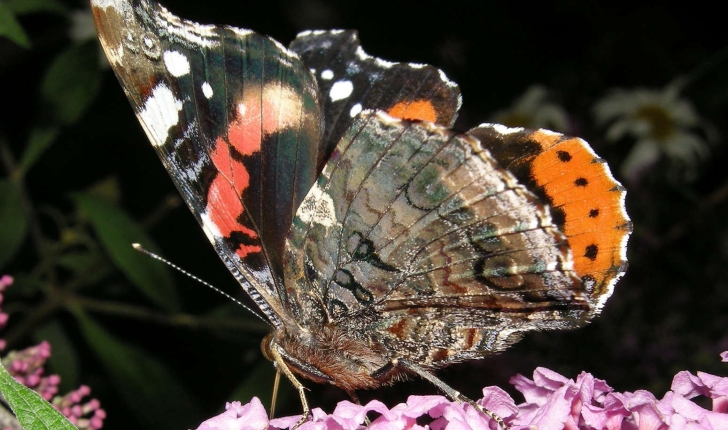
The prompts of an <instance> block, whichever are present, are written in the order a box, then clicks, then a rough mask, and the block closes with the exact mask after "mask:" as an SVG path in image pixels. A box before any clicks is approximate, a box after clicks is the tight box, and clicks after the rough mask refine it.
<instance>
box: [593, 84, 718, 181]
mask: <svg viewBox="0 0 728 430" xmlns="http://www.w3.org/2000/svg"><path fill="white" fill-rule="evenodd" d="M680 89H681V87H680V85H679V83H673V84H671V85H668V86H667V87H666V88H664V89H663V90H648V89H641V88H638V89H634V90H615V91H613V92H612V93H611V94H609V95H607V96H606V97H604V98H603V99H601V100H599V101H598V102H597V103H596V105H595V106H594V116H595V118H596V122H597V125H600V126H606V125H608V128H607V132H606V139H607V140H608V141H611V142H615V141H618V140H620V139H622V138H624V137H631V138H634V139H635V145H634V147H633V148H632V150H631V151H630V153H629V155H627V159H626V160H625V161H624V163H622V166H621V168H620V170H621V173H622V175H623V176H624V177H625V178H627V179H628V180H630V181H633V180H635V179H636V178H638V177H639V176H640V174H641V173H642V172H643V171H644V170H645V169H646V168H648V167H650V166H652V165H653V164H655V163H656V162H657V161H658V159H659V158H660V156H661V155H662V154H664V155H665V156H667V157H668V158H669V159H671V160H672V161H673V162H674V163H676V165H677V166H679V167H682V168H683V169H684V174H685V177H686V178H687V179H692V177H694V176H695V173H696V167H697V164H698V162H699V161H700V159H702V158H705V157H706V156H707V155H708V144H707V142H706V141H705V139H704V138H703V137H701V136H700V135H699V134H697V133H696V129H698V128H700V127H703V128H705V125H704V124H703V123H702V121H701V119H700V117H698V114H697V113H696V112H695V109H694V108H693V105H692V103H690V101H688V100H687V99H685V98H681V97H680V94H679V93H680ZM705 131H706V132H710V130H708V129H707V128H705Z"/></svg>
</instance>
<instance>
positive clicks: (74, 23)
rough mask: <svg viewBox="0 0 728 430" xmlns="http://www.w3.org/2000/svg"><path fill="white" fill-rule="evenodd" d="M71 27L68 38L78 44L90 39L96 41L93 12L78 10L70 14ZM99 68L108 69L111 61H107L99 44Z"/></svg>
mask: <svg viewBox="0 0 728 430" xmlns="http://www.w3.org/2000/svg"><path fill="white" fill-rule="evenodd" d="M70 20H71V27H70V28H69V29H68V37H69V38H70V39H71V40H72V41H74V42H76V43H82V42H85V41H87V40H89V39H96V26H95V25H94V17H93V15H91V10H90V9H88V8H86V9H77V10H74V11H72V12H71V13H70ZM98 50H99V68H101V69H108V68H109V60H107V59H106V54H104V51H103V49H102V48H101V45H100V44H99V49H98Z"/></svg>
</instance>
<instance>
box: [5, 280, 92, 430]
mask: <svg viewBox="0 0 728 430" xmlns="http://www.w3.org/2000/svg"><path fill="white" fill-rule="evenodd" d="M12 283H13V278H12V277H10V276H8V275H3V276H2V277H0V304H2V301H3V295H2V293H3V292H4V291H5V289H6V288H7V287H9V286H10V285H12ZM7 320H8V315H7V314H5V313H1V312H0V328H3V327H4V326H5V324H6V323H7ZM4 348H5V341H4V340H2V339H0V350H2V349H4ZM50 356H51V345H50V344H49V343H48V342H46V341H43V342H41V343H40V344H38V345H36V346H32V347H30V348H25V349H24V350H22V351H10V352H9V353H8V354H7V355H6V356H5V357H3V359H2V362H3V365H4V366H5V368H6V369H7V370H8V373H10V374H11V375H12V376H13V377H14V378H15V380H16V381H18V382H20V383H21V384H23V385H25V386H26V387H28V388H30V389H32V390H33V391H35V392H37V393H38V394H40V395H41V396H42V397H43V398H44V399H46V400H48V401H49V402H51V404H52V405H53V406H54V407H55V408H56V409H58V410H59V411H60V412H61V413H62V414H63V415H65V416H66V417H67V418H68V419H69V420H70V421H71V422H72V423H73V424H75V425H76V427H78V428H79V429H80V430H98V429H100V428H101V427H102V426H103V422H104V418H106V412H105V411H104V410H103V409H101V407H100V404H99V401H98V400H96V399H91V400H90V401H88V402H86V403H83V404H82V403H81V401H82V400H83V398H84V397H86V396H88V395H89V394H90V393H91V389H90V388H89V387H87V386H85V385H82V386H81V387H80V388H79V389H78V390H75V391H71V392H70V393H68V394H66V395H65V396H56V394H57V393H58V384H60V382H61V378H60V377H59V376H58V375H49V376H44V374H45V369H44V368H43V366H45V363H46V360H48V358H49V357H50Z"/></svg>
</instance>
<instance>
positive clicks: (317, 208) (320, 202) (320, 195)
mask: <svg viewBox="0 0 728 430" xmlns="http://www.w3.org/2000/svg"><path fill="white" fill-rule="evenodd" d="M296 216H297V217H298V218H299V219H300V220H301V221H303V222H304V223H306V224H311V223H316V224H320V225H322V226H324V227H326V228H330V227H333V226H334V225H335V224H336V209H335V207H334V200H333V199H332V198H331V196H329V195H328V194H326V193H325V192H324V191H323V190H322V189H321V188H320V187H319V185H318V183H316V184H314V185H313V187H312V188H311V190H309V192H308V195H307V196H306V199H305V200H304V201H303V203H301V206H300V207H299V208H298V211H297V212H296Z"/></svg>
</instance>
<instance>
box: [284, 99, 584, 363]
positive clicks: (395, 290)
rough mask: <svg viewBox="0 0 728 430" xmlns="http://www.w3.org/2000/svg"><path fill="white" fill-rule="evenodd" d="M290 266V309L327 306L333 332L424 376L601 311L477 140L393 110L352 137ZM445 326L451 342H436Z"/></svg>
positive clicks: (547, 221) (318, 192)
mask: <svg viewBox="0 0 728 430" xmlns="http://www.w3.org/2000/svg"><path fill="white" fill-rule="evenodd" d="M286 255H287V256H286V275H287V277H286V280H287V281H286V282H287V284H288V285H291V284H295V285H296V288H295V290H296V291H297V298H293V297H289V299H292V301H291V303H289V304H288V306H289V307H290V308H291V309H299V308H300V304H299V303H300V302H301V301H304V300H309V297H311V296H313V297H316V300H317V301H318V302H319V303H322V307H323V312H325V314H326V315H325V316H324V318H323V319H324V320H325V321H329V322H332V323H335V324H336V325H337V326H346V327H349V328H350V329H351V330H354V331H357V330H360V331H362V332H364V333H371V334H372V335H374V336H376V337H377V341H378V342H380V343H383V344H386V345H388V346H390V347H391V350H392V351H399V352H400V353H401V354H406V358H409V359H410V360H413V361H415V362H417V363H418V364H420V365H422V366H425V367H432V368H434V367H439V366H443V365H446V364H449V363H452V362H456V361H461V360H464V359H468V358H476V357H482V356H484V355H487V354H489V353H492V352H494V351H498V350H501V349H504V348H505V347H506V346H508V345H509V344H510V343H512V342H513V341H515V339H516V338H517V337H518V336H519V334H520V333H521V332H525V331H529V330H534V329H537V328H538V329H548V328H557V327H558V328H564V327H570V326H571V327H573V326H576V325H579V324H581V323H583V322H584V321H583V319H582V317H585V316H586V314H587V313H588V312H589V310H590V305H589V303H588V302H587V298H586V296H585V290H584V288H583V285H582V283H581V282H580V280H579V278H578V277H577V276H576V274H575V273H574V272H573V270H571V267H570V266H571V254H570V253H569V250H568V246H567V245H566V240H565V237H564V236H563V235H562V234H561V232H560V231H559V230H558V228H557V227H556V226H555V225H554V224H553V223H552V220H551V216H550V214H549V212H548V209H547V208H546V207H544V206H543V205H541V204H539V202H538V200H537V198H536V197H535V196H534V195H533V194H532V193H530V192H529V191H528V190H526V188H524V187H523V186H521V185H520V184H519V183H518V180H517V179H516V178H515V177H514V176H513V175H511V174H510V173H509V172H507V171H505V170H503V169H502V168H501V167H500V166H499V165H498V163H497V162H496V161H495V159H493V158H492V157H491V156H490V155H489V154H488V153H487V151H485V150H483V149H482V147H481V145H480V143H479V142H478V140H477V139H475V138H473V137H471V136H467V135H458V134H455V133H454V132H451V131H449V130H447V129H445V128H443V127H440V126H437V125H434V124H432V123H428V122H410V121H403V120H399V119H396V118H392V117H390V116H388V115H386V114H384V113H381V112H379V113H374V112H364V113H362V114H361V115H360V116H359V117H357V118H356V119H355V120H354V123H353V124H352V126H351V127H350V129H349V130H348V131H347V132H346V133H345V135H344V136H343V138H342V140H341V142H340V143H339V145H338V146H337V148H336V150H335V151H334V154H333V156H332V158H331V160H330V161H329V163H328V164H327V165H326V167H325V169H324V171H323V173H322V175H321V177H319V180H318V181H317V183H316V185H315V186H314V188H313V189H312V191H311V192H310V193H309V194H308V196H307V197H306V199H305V200H304V202H303V204H302V205H301V207H300V208H299V210H298V212H297V214H296V218H295V220H294V226H293V229H292V232H291V237H290V239H289V242H288V246H287V254H286ZM297 300H298V303H297V302H296V301H297ZM434 315H436V318H437V321H438V323H437V325H438V327H440V328H441V330H442V332H441V333H438V334H437V336H424V335H423V333H422V331H423V330H431V329H432V323H431V321H432V318H433V316H434ZM301 317H302V318H304V319H305V316H303V315H301ZM504 333H507V334H508V335H507V336H506V335H505V334H504ZM413 345H417V346H416V347H415V346H413ZM454 346H458V348H454ZM445 350H450V351H453V352H452V353H451V354H449V355H447V354H446V355H442V351H445Z"/></svg>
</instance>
